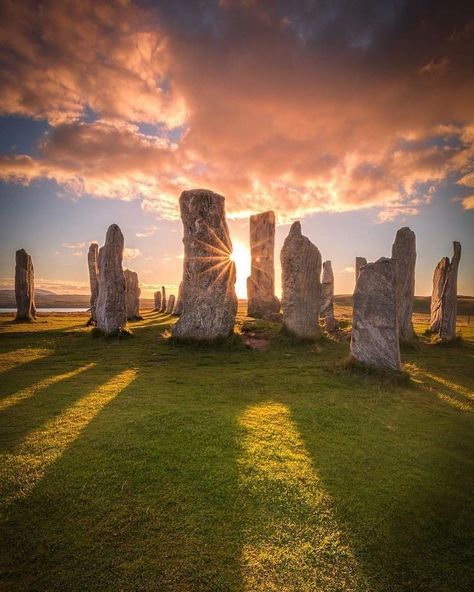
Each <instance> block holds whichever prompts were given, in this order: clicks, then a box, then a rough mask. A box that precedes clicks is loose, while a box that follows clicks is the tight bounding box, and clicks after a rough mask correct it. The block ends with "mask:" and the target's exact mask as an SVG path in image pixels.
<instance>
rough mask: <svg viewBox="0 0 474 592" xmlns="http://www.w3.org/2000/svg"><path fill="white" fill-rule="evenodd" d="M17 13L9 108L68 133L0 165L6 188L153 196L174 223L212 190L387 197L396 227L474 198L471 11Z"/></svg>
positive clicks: (258, 206)
mask: <svg viewBox="0 0 474 592" xmlns="http://www.w3.org/2000/svg"><path fill="white" fill-rule="evenodd" d="M2 10H3V15H2V16H3V18H2V19H1V22H2V23H3V24H2V25H0V32H1V34H2V39H3V46H2V50H1V52H0V59H1V61H2V72H3V73H2V77H1V78H0V82H1V84H2V89H3V92H2V97H1V99H0V107H1V109H2V110H3V112H4V113H8V114H22V115H27V116H31V117H36V118H45V119H47V120H48V121H49V123H50V124H51V126H52V127H51V129H50V130H49V131H48V132H47V133H46V134H45V136H44V137H42V138H41V139H40V140H39V144H38V149H37V153H36V154H34V155H33V154H18V155H4V156H2V157H1V158H0V177H1V178H3V179H5V180H8V181H16V182H22V183H29V182H30V181H31V180H32V179H37V178H48V179H53V180H55V181H56V182H57V183H58V184H60V185H64V186H66V187H68V188H69V189H70V190H71V191H74V192H75V193H77V194H81V193H87V194H91V195H95V196H98V197H112V198H119V199H125V200H130V199H140V200H141V201H142V205H143V208H144V209H146V210H147V211H151V212H154V213H156V214H157V215H159V216H163V217H168V218H173V217H176V216H177V215H178V211H177V197H178V196H179V194H180V192H181V191H182V190H183V189H186V188H190V187H198V186H204V187H209V188H211V189H213V190H215V191H218V192H221V193H223V194H224V195H225V196H226V197H227V209H228V211H229V214H230V215H232V216H234V217H239V216H246V215H248V214H249V213H251V212H255V211H257V210H264V209H268V208H270V207H271V208H273V209H275V210H276V211H277V213H278V214H279V215H280V218H286V219H290V218H296V217H302V216H304V215H305V214H308V213H310V212H316V211H348V210H357V209H362V208H371V207H373V208H377V209H378V215H379V218H380V219H381V220H390V219H393V218H395V217H397V216H400V215H412V214H415V213H417V212H418V211H419V209H420V207H422V205H423V204H424V203H426V202H428V201H429V200H430V199H431V198H432V196H433V195H434V194H435V193H436V191H437V189H438V188H439V187H444V186H446V185H449V187H450V191H451V194H452V195H454V197H455V198H457V199H458V201H460V202H461V204H462V206H463V207H464V208H466V209H468V208H472V207H473V205H472V195H471V194H472V175H473V159H474V114H473V105H474V85H473V77H472V71H473V69H474V58H473V56H474V20H472V15H471V14H470V11H469V8H468V7H467V5H466V8H465V10H463V7H462V6H457V7H456V10H451V9H450V7H449V6H448V5H446V3H444V2H426V1H422V0H414V1H413V2H410V3H406V2H403V1H401V0H400V1H396V0H385V1H380V0H373V1H362V2H360V3H356V4H354V3H351V2H348V1H347V0H338V1H331V2H329V1H324V0H322V1H321V2H314V3H304V6H303V3H301V2H283V1H277V0H274V1H268V2H259V1H257V0H253V1H248V0H246V1H237V0H234V1H232V0H225V1H224V0H221V1H220V2H215V3H212V2H209V3H197V2H189V4H186V3H185V2H171V1H169V2H166V1H164V2H160V3H157V4H156V6H155V5H154V4H153V3H152V2H143V3H140V4H138V3H137V4H133V3H128V2H120V1H116V2H100V1H99V2H92V0H91V1H86V0H83V1H80V2H72V1H71V2H68V1H59V0H58V1H56V2H54V1H49V2H44V3H42V4H41V6H40V5H38V3H36V2H23V3H17V2H6V3H4V5H3V9H2ZM470 19H471V20H470ZM137 236H138V235H137ZM144 236H146V234H144Z"/></svg>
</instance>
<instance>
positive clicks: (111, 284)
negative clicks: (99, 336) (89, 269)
mask: <svg viewBox="0 0 474 592" xmlns="http://www.w3.org/2000/svg"><path fill="white" fill-rule="evenodd" d="M123 244H124V240H123V234H122V232H121V230H120V228H119V227H118V226H117V224H112V225H111V226H109V228H108V230H107V234H106V236H105V244H104V246H103V247H101V248H100V250H99V294H98V296H97V303H96V315H97V328H98V329H99V330H100V331H102V333H104V334H105V335H117V334H120V333H121V332H122V331H123V330H124V329H125V327H126V324H127V308H126V304H125V291H126V288H125V277H124V274H123V270H122V258H123Z"/></svg>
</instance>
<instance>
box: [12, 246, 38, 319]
mask: <svg viewBox="0 0 474 592" xmlns="http://www.w3.org/2000/svg"><path fill="white" fill-rule="evenodd" d="M15 299H16V320H17V321H32V320H33V319H34V318H35V317H36V308H35V274H34V270H33V262H32V261H31V256H30V255H28V253H27V252H26V251H25V249H20V250H18V251H17V252H16V253H15Z"/></svg>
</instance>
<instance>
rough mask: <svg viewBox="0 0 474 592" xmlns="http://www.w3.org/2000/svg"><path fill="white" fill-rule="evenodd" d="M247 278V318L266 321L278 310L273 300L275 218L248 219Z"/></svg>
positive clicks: (271, 214)
mask: <svg viewBox="0 0 474 592" xmlns="http://www.w3.org/2000/svg"><path fill="white" fill-rule="evenodd" d="M250 254H251V257H252V261H251V270H250V277H248V278H247V314H248V315H249V316H251V317H255V318H262V319H266V318H269V317H270V316H271V315H272V314H274V313H277V312H278V311H279V310H280V301H279V300H278V298H277V297H276V296H275V262H274V257H275V214H274V212H271V211H270V212H263V213H261V214H255V215H254V216H250Z"/></svg>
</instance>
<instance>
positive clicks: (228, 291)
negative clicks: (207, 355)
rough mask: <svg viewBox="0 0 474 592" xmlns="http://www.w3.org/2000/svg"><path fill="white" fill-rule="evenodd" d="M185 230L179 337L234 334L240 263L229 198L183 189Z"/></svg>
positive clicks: (175, 330) (209, 337) (175, 329)
mask: <svg viewBox="0 0 474 592" xmlns="http://www.w3.org/2000/svg"><path fill="white" fill-rule="evenodd" d="M179 204H180V209H181V220H182V222H183V227H184V237H183V243H184V262H183V292H182V295H183V299H182V300H183V303H182V314H181V316H180V317H179V319H178V321H177V323H176V324H175V325H174V327H173V336H174V337H177V338H184V339H193V340H198V341H206V340H207V341H209V340H214V339H217V338H220V337H227V336H229V335H230V334H231V333H232V332H233V328H234V322H235V315H236V312H237V297H236V295H235V286H234V284H235V264H234V262H233V261H231V258H230V257H231V254H232V242H231V240H230V236H229V230H228V228H227V223H226V220H225V199H224V197H222V195H218V194H217V193H213V192H212V191H208V190H205V189H195V190H192V191H183V193H182V194H181V197H180V199H179Z"/></svg>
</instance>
